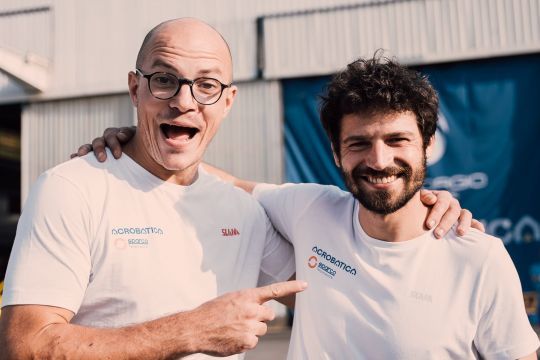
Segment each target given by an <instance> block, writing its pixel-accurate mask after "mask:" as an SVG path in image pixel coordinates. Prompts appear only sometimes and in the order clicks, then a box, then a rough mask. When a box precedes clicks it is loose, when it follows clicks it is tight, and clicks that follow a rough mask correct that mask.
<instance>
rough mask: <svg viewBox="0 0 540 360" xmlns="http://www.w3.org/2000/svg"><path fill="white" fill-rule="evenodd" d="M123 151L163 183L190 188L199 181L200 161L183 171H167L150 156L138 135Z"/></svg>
mask: <svg viewBox="0 0 540 360" xmlns="http://www.w3.org/2000/svg"><path fill="white" fill-rule="evenodd" d="M122 150H123V151H124V153H126V155H128V156H129V157H130V158H132V159H133V160H134V161H135V162H136V163H138V164H139V165H140V166H142V167H143V168H144V169H145V170H146V171H148V172H150V173H151V174H152V175H154V176H156V177H158V178H160V179H161V180H163V181H166V182H170V183H173V184H176V185H182V186H188V185H191V184H193V183H194V182H195V180H197V177H198V171H197V170H198V167H199V163H200V161H199V162H196V163H195V164H193V165H190V166H189V167H187V168H186V169H182V170H168V169H165V168H164V167H163V166H162V165H160V164H158V163H156V161H155V160H154V159H153V158H152V157H151V156H150V154H149V153H148V149H147V148H146V146H145V145H144V143H143V142H142V140H141V139H140V138H139V137H138V136H137V134H135V137H134V138H133V140H131V141H130V142H129V143H127V144H126V145H125V146H124V148H123V149H122Z"/></svg>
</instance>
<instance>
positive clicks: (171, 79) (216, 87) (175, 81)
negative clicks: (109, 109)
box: [135, 69, 232, 105]
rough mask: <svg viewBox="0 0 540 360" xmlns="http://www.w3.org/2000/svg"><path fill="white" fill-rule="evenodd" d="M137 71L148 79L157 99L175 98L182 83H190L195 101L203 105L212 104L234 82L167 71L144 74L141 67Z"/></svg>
mask: <svg viewBox="0 0 540 360" xmlns="http://www.w3.org/2000/svg"><path fill="white" fill-rule="evenodd" d="M135 71H136V72H137V73H138V74H140V75H141V76H142V77H144V78H146V79H147V80H148V90H150V93H151V94H152V95H153V96H154V97H155V98H156V99H160V100H168V99H171V98H173V97H174V96H176V94H178V92H179V91H180V88H181V87H182V85H184V84H186V85H189V89H190V90H191V96H192V97H193V98H194V99H195V101H197V102H198V103H199V104H201V105H212V104H215V103H216V102H218V100H219V99H220V98H221V95H222V94H223V90H224V89H226V88H228V87H231V85H232V83H231V84H229V85H226V84H223V83H222V82H221V81H219V80H218V79H214V78H208V77H200V78H196V79H194V80H189V79H184V78H179V77H176V76H175V75H173V74H169V73H166V72H155V73H152V74H144V73H143V72H142V71H141V70H139V69H135Z"/></svg>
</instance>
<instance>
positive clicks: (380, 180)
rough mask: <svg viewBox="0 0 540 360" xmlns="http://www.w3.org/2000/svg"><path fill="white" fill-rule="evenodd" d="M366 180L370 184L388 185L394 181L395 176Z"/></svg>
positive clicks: (372, 177)
mask: <svg viewBox="0 0 540 360" xmlns="http://www.w3.org/2000/svg"><path fill="white" fill-rule="evenodd" d="M367 179H368V181H369V182H370V183H372V184H388V183H391V182H392V181H395V180H396V176H395V175H392V176H387V177H375V176H368V177H367Z"/></svg>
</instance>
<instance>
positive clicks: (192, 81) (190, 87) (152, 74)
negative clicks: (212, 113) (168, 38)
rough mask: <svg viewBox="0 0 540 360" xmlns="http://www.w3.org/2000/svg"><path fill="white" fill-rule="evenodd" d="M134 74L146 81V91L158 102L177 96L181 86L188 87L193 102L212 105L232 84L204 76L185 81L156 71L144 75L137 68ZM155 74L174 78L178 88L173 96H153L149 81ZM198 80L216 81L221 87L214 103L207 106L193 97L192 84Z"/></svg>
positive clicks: (164, 72)
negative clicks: (163, 97)
mask: <svg viewBox="0 0 540 360" xmlns="http://www.w3.org/2000/svg"><path fill="white" fill-rule="evenodd" d="M135 73H136V74H139V75H141V76H142V77H143V78H145V79H146V82H147V83H148V91H150V94H152V96H153V97H154V98H156V99H158V100H170V99H172V98H173V97H175V96H176V95H178V93H179V92H180V89H181V88H182V86H183V85H188V86H189V91H190V93H191V97H192V98H193V100H195V101H196V102H197V103H199V104H201V105H214V104H215V103H217V102H218V101H219V99H221V97H222V96H223V90H225V89H227V88H230V87H231V86H232V85H233V83H232V82H231V83H230V84H228V85H227V84H224V83H222V82H221V81H219V80H218V79H215V78H211V77H206V76H201V77H198V78H195V79H193V80H190V79H186V78H183V77H178V76H176V75H174V74H171V73H168V72H166V71H156V72H153V73H151V74H145V73H143V72H142V70H141V69H138V68H135ZM156 74H166V75H170V76H172V77H174V78H176V79H177V80H178V88H177V89H176V91H175V92H174V94H173V95H171V96H170V97H168V98H165V99H162V98H159V97H157V96H156V95H154V93H153V92H152V89H151V88H150V79H151V78H152V76H154V75H156ZM200 79H209V80H215V81H217V82H218V83H219V84H220V85H221V91H220V93H219V96H218V97H217V99H216V100H215V101H214V102H211V103H209V104H205V103H202V102H200V101H199V100H197V98H196V97H195V95H194V94H193V84H195V82H196V81H197V80H200Z"/></svg>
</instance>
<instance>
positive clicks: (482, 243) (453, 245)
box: [444, 229, 507, 267]
mask: <svg viewBox="0 0 540 360" xmlns="http://www.w3.org/2000/svg"><path fill="white" fill-rule="evenodd" d="M444 244H445V245H446V246H447V247H448V249H446V250H448V251H451V252H452V253H453V254H454V255H455V256H456V257H457V258H459V259H461V261H462V262H464V263H465V264H470V265H473V266H475V267H482V266H483V265H484V264H485V263H486V262H487V261H489V259H493V258H500V257H501V256H505V255H507V251H506V249H505V247H504V244H503V242H502V240H501V239H499V238H497V237H495V236H492V235H489V234H486V233H483V232H481V231H478V230H476V229H470V230H469V231H468V232H467V233H466V234H465V235H462V236H458V235H457V234H456V233H455V232H454V231H453V230H451V231H450V232H449V234H448V235H446V236H445V241H444Z"/></svg>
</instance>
